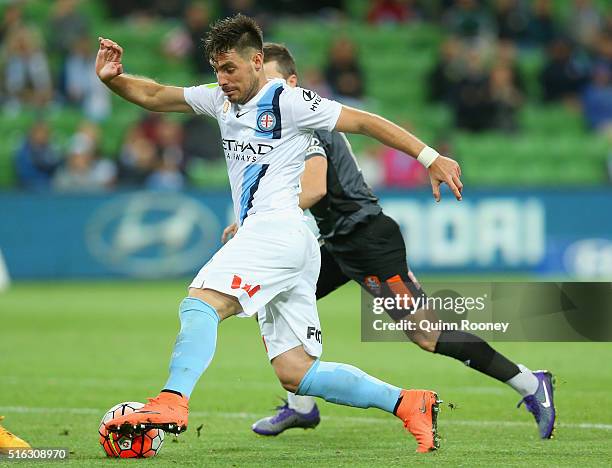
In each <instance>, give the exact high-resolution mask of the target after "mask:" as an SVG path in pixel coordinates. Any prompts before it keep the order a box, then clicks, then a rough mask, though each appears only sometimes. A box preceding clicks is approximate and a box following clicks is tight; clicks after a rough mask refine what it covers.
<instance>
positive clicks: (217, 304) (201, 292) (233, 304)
mask: <svg viewBox="0 0 612 468" xmlns="http://www.w3.org/2000/svg"><path fill="white" fill-rule="evenodd" d="M189 297H195V298H196V299H200V300H201V301H204V302H206V303H207V304H208V305H210V306H211V307H212V308H214V309H215V311H216V312H217V314H218V315H219V318H220V319H221V320H224V319H226V318H228V317H231V316H232V315H236V314H238V313H240V312H242V307H241V306H240V302H238V299H236V298H235V297H233V296H229V295H227V294H223V293H220V292H218V291H214V290H212V289H198V288H189Z"/></svg>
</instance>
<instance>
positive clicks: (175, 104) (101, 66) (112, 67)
mask: <svg viewBox="0 0 612 468" xmlns="http://www.w3.org/2000/svg"><path fill="white" fill-rule="evenodd" d="M98 41H99V43H100V49H99V50H98V55H97V56H96V74H97V75H98V78H100V80H101V81H102V82H103V83H104V84H105V85H106V86H108V87H109V88H110V89H111V90H112V91H113V92H115V93H116V94H118V95H119V96H121V97H122V98H124V99H126V100H127V101H130V102H133V103H134V104H137V105H139V106H140V107H144V108H145V109H147V110H150V111H154V112H183V113H193V109H192V108H191V106H190V105H189V104H187V103H186V102H185V97H184V95H183V88H180V87H177V86H165V85H161V84H159V83H156V82H155V81H153V80H150V79H147V78H141V77H136V76H131V75H127V74H125V73H123V64H122V63H121V59H122V57H123V49H122V48H121V46H119V44H117V43H116V42H114V41H111V40H110V39H104V38H102V37H99V38H98Z"/></svg>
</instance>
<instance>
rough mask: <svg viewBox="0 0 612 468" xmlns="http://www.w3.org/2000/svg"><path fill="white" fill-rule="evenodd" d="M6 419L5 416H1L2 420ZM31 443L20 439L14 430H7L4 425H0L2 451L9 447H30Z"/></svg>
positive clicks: (0, 449)
mask: <svg viewBox="0 0 612 468" xmlns="http://www.w3.org/2000/svg"><path fill="white" fill-rule="evenodd" d="M3 419H4V416H0V421H2V420H3ZM29 448H31V447H30V444H28V443H27V442H26V441H25V440H23V439H20V438H19V437H17V436H16V435H15V434H13V433H12V432H9V431H7V430H6V429H5V428H4V427H2V426H0V453H2V452H4V451H6V450H8V449H29Z"/></svg>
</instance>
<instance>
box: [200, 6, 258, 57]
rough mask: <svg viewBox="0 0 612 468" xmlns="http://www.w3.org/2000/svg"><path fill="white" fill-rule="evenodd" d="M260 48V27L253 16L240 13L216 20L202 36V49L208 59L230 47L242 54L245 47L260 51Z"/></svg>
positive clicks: (225, 51) (245, 49)
mask: <svg viewBox="0 0 612 468" xmlns="http://www.w3.org/2000/svg"><path fill="white" fill-rule="evenodd" d="M262 48H263V34H262V32H261V28H260V27H259V25H258V24H257V22H256V21H255V20H254V19H253V18H249V17H248V16H244V15H243V14H241V13H238V14H237V15H234V16H230V17H228V18H225V19H222V20H219V21H217V22H216V23H215V24H213V26H212V28H210V31H208V33H207V34H206V37H205V38H204V50H205V51H206V55H207V56H208V58H209V59H214V58H215V57H216V56H217V55H219V54H224V53H227V52H229V51H230V50H231V49H234V50H236V52H238V53H239V54H240V55H244V52H246V51H247V49H255V50H257V51H258V52H261V51H262Z"/></svg>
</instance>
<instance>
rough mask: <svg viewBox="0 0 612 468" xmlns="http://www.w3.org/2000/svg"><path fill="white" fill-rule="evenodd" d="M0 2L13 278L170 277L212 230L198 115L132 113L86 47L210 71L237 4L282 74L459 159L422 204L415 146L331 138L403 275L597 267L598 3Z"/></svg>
mask: <svg viewBox="0 0 612 468" xmlns="http://www.w3.org/2000/svg"><path fill="white" fill-rule="evenodd" d="M0 5H1V6H0V11H1V12H2V15H1V16H2V24H1V26H0V46H1V50H2V61H1V67H0V70H1V72H0V82H1V88H0V89H1V91H0V102H1V104H2V114H1V117H0V134H1V135H2V144H1V146H0V188H1V190H2V192H1V193H0V213H1V219H2V222H1V223H0V249H1V251H2V252H3V255H4V259H5V263H6V265H7V267H8V271H9V273H10V275H11V276H12V277H13V278H14V279H34V278H39V279H46V278H56V279H57V278H94V277H96V278H100V277H110V276H121V277H126V276H127V277H150V276H157V277H169V276H185V275H186V276H189V275H191V274H192V273H193V271H195V270H196V269H197V268H198V267H199V266H200V265H201V264H202V263H203V262H204V261H205V260H206V259H207V258H208V257H209V256H210V255H211V254H212V252H213V251H214V250H215V249H216V248H217V247H218V240H217V239H218V237H219V236H218V234H219V233H220V230H221V229H222V227H223V226H224V225H225V224H226V223H227V221H228V220H229V219H228V213H229V197H228V196H227V194H228V193H229V191H228V186H227V183H226V180H227V177H226V172H225V162H224V160H223V154H222V151H221V148H220V144H219V142H218V139H217V135H218V130H217V128H216V123H215V122H212V121H208V120H206V119H202V118H199V117H198V118H196V117H189V116H181V115H177V116H168V115H159V114H158V115H155V114H147V113H144V112H143V111H141V110H140V109H139V108H137V107H136V106H134V105H131V104H129V103H127V102H125V101H122V100H121V99H118V98H116V97H115V96H113V95H111V94H110V93H109V92H108V91H107V90H106V89H105V88H104V86H102V85H101V84H100V83H98V81H97V79H96V77H95V74H94V70H93V61H94V57H95V52H96V49H97V41H96V38H97V36H99V35H103V36H106V37H110V38H112V39H114V40H115V41H117V42H118V43H120V44H121V45H122V46H123V47H124V49H125V64H126V66H125V69H126V71H127V72H129V73H133V74H138V75H144V76H148V77H151V78H154V79H156V80H159V81H162V82H165V83H169V84H176V85H185V86H187V85H193V84H197V83H205V82H211V81H214V76H213V75H212V73H211V69H210V67H209V65H208V64H207V63H206V61H205V60H204V59H203V55H202V50H201V47H200V42H199V41H200V38H201V37H202V35H203V34H204V33H205V32H206V30H207V27H208V24H209V23H210V22H211V21H214V20H215V19H217V18H220V17H223V16H226V15H229V14H232V13H234V12H237V11H242V12H245V13H247V14H250V15H252V16H255V17H257V18H258V19H259V21H260V22H261V24H262V25H263V28H264V32H265V38H266V40H269V41H278V42H283V43H285V44H287V45H288V46H289V47H290V48H291V50H292V51H293V52H294V54H295V57H296V59H297V62H298V65H299V70H300V77H301V84H302V86H304V87H310V88H313V89H316V90H317V91H318V92H319V93H320V94H322V95H324V96H328V97H334V98H336V99H338V100H340V101H342V102H344V103H347V104H350V105H353V106H357V107H360V108H364V109H368V110H372V111H375V112H378V113H380V114H382V115H383V116H386V117H388V118H391V119H392V120H394V121H397V122H399V123H400V124H401V125H404V126H405V127H407V128H409V129H411V130H413V131H414V133H416V134H417V135H418V136H420V137H421V138H422V139H424V140H425V141H427V142H428V143H429V144H431V145H432V146H435V147H436V148H437V149H439V150H440V151H441V152H444V153H445V154H448V155H450V156H452V157H454V158H456V159H457V160H458V161H460V163H461V164H462V167H463V178H464V182H465V185H466V192H465V199H464V202H463V203H462V204H457V203H453V202H452V201H451V200H450V197H449V196H448V194H447V197H446V198H447V202H448V204H447V203H443V204H442V205H441V206H438V207H436V209H435V210H434V209H432V207H433V204H432V203H431V199H430V196H429V193H428V191H429V189H428V186H427V185H428V184H427V181H426V178H425V172H424V171H423V170H422V169H421V168H420V167H419V165H418V164H415V163H413V162H412V161H410V160H408V159H406V158H404V157H403V156H402V155H398V154H397V153H396V152H395V151H392V150H389V149H387V148H383V147H380V146H379V145H377V144H375V143H374V142H372V141H369V140H367V139H366V138H362V137H351V142H352V144H353V147H354V150H355V153H356V155H357V158H358V160H359V162H360V164H361V166H362V169H363V171H364V173H365V174H366V178H367V180H368V181H369V182H370V184H371V185H372V186H373V187H374V188H375V190H376V191H377V193H379V194H380V196H381V199H382V201H383V205H384V206H385V208H386V210H387V211H388V212H389V213H391V214H393V215H394V216H396V217H397V218H398V221H400V223H401V224H402V227H403V229H404V232H405V234H406V237H407V239H408V243H409V248H410V257H411V262H412V265H413V267H414V269H415V270H416V271H419V272H421V273H438V272H443V273H451V274H453V273H462V274H467V273H471V274H482V273H486V274H490V273H501V274H506V275H507V274H509V273H510V274H519V275H523V276H524V275H539V276H546V277H578V278H600V279H601V278H609V277H610V276H611V275H612V242H611V240H610V232H612V216H611V214H612V209H611V208H610V207H611V206H612V192H611V191H610V180H611V174H612V157H611V154H612V143H611V142H612V8H611V6H610V2H608V1H605V0H601V1H595V0H593V1H589V0H574V1H565V0H557V1H553V0H534V1H521V0H491V1H476V0H457V1H451V0H437V1H416V0H401V1H400V0H397V1H395V0H393V1H391V0H388V1H387V0H379V1H364V0H344V1H340V0H336V1H334V0H319V1H313V2H289V1H283V0H269V1H262V2H254V1H251V0H232V1H187V0H163V1H161V0H160V1H138V0H132V1H129V0H121V1H119V0H116V1H111V0H109V1H100V0H88V1H79V0H56V1H44V0H24V1H3V2H0ZM160 192H162V193H163V194H160ZM43 233H44V235H43Z"/></svg>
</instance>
